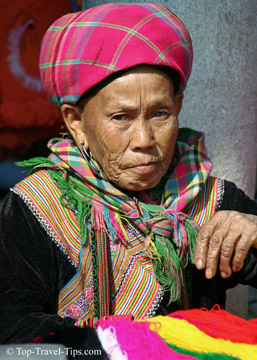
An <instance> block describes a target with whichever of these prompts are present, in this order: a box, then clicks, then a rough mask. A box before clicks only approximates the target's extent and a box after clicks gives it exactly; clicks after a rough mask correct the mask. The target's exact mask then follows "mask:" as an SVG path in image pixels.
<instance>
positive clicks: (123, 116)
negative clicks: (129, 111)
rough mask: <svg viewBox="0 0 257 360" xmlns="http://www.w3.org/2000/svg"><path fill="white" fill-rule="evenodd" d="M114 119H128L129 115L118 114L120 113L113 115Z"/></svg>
mask: <svg viewBox="0 0 257 360" xmlns="http://www.w3.org/2000/svg"><path fill="white" fill-rule="evenodd" d="M113 119H114V120H117V121H122V120H128V117H127V115H124V114H118V115H115V116H113Z"/></svg>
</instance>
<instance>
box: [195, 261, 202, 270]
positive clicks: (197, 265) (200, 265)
mask: <svg viewBox="0 0 257 360" xmlns="http://www.w3.org/2000/svg"><path fill="white" fill-rule="evenodd" d="M196 267H197V269H203V262H202V260H201V259H198V260H197V261H196Z"/></svg>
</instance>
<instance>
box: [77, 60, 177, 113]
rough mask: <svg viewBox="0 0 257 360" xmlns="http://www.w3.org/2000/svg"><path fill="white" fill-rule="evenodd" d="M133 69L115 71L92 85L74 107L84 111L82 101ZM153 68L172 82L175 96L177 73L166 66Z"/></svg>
mask: <svg viewBox="0 0 257 360" xmlns="http://www.w3.org/2000/svg"><path fill="white" fill-rule="evenodd" d="M142 65H143V64H142ZM149 66H150V65H149ZM154 66H155V65H154ZM134 67H135V66H133V67H131V68H128V69H124V70H121V71H117V72H115V73H113V74H111V75H110V76H108V77H107V78H105V79H103V80H102V81H100V82H99V83H97V84H96V85H94V86H93V87H91V88H90V89H89V90H88V91H87V92H85V93H84V94H83V95H82V96H81V98H80V99H79V100H78V101H77V103H76V105H77V106H78V108H79V110H81V111H82V110H83V109H84V101H85V100H86V99H88V98H89V97H91V96H93V95H95V94H96V93H97V92H98V91H100V90H101V89H103V88H104V87H105V86H106V85H108V84H110V83H111V82H112V81H114V80H115V79H117V78H118V77H120V76H121V75H123V74H125V73H126V72H128V71H130V70H131V69H133V68H134ZM155 67H156V68H157V69H158V70H160V71H162V72H164V73H165V74H166V75H168V76H169V77H170V79H171V80H172V83H173V87H174V93H175V94H176V93H177V92H178V91H179V82H180V77H179V74H178V72H177V71H176V70H174V69H171V68H169V67H167V66H162V65H156V66H155Z"/></svg>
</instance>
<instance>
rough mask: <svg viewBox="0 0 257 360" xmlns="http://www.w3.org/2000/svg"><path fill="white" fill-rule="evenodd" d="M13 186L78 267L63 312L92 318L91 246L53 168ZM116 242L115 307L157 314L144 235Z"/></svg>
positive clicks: (157, 291) (62, 299) (62, 300)
mask: <svg viewBox="0 0 257 360" xmlns="http://www.w3.org/2000/svg"><path fill="white" fill-rule="evenodd" d="M13 191H14V192H15V193H17V194H18V195H19V196H20V197H21V198H22V199H23V200H24V201H25V202H26V204H27V205H28V207H29V208H30V210H31V211H32V212H33V214H34V215H35V216H36V218H37V219H38V221H39V222H40V223H41V225H42V226H43V228H44V229H45V231H46V232H47V233H48V235H49V236H50V237H51V238H52V240H53V241H54V242H55V243H56V244H57V246H59V247H60V249H61V250H62V251H63V252H64V253H65V254H66V255H67V256H68V258H69V259H70V261H71V263H72V264H73V265H74V266H75V267H76V268H77V269H78V271H77V274H76V275H75V276H74V278H73V279H71V280H70V281H69V283H68V284H67V285H66V286H65V287H64V288H63V289H62V290H61V293H60V294H59V306H58V313H59V315H61V316H62V317H66V316H69V317H74V318H76V319H77V321H78V324H80V323H81V322H82V321H83V319H89V318H94V297H93V275H92V271H93V267H92V248H91V246H89V247H88V246H85V245H84V244H82V242H81V238H80V236H79V234H78V231H79V229H78V221H77V218H76V216H75V214H74V212H73V211H72V210H70V209H68V208H67V207H64V206H61V204H60V195H61V192H60V190H59V189H58V187H57V186H56V185H55V183H54V182H53V180H52V179H51V177H50V176H49V174H48V173H47V172H46V171H44V170H41V171H38V172H36V173H35V174H33V175H31V176H29V177H28V178H26V179H25V180H23V181H22V182H20V183H19V184H17V185H16V186H15V187H14V189H13ZM112 246H114V248H115V250H113V252H114V254H115V255H114V257H113V259H112V276H113V280H114V281H113V285H112V289H111V290H112V294H113V306H112V313H114V314H132V315H134V316H135V317H138V318H146V317H149V316H153V315H154V314H155V310H156V308H157V307H158V304H159V301H160V299H161V298H162V295H163V291H162V289H161V287H160V284H158V282H157V280H156V277H155V276H154V272H153V267H152V263H151V260H150V259H149V257H148V256H147V255H146V254H145V252H144V249H145V243H144V237H143V236H142V235H140V234H139V233H134V234H133V233H132V234H131V235H130V238H129V244H128V246H127V247H125V246H124V245H123V244H122V243H117V244H115V243H112ZM131 290H133V291H132V292H131ZM135 294H136V295H135ZM132 296H133V298H132ZM134 296H135V298H134Z"/></svg>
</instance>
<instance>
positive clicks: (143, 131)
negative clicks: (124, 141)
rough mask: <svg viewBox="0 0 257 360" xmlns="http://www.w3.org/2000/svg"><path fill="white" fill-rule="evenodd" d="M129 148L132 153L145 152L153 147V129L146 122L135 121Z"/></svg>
mask: <svg viewBox="0 0 257 360" xmlns="http://www.w3.org/2000/svg"><path fill="white" fill-rule="evenodd" d="M130 146H131V150H133V151H146V150H148V149H149V148H153V147H154V146H155V141H154V134H153V129H152V127H151V125H150V124H149V123H148V122H147V121H138V122H137V121H135V124H134V126H133V129H132V134H131V142H130Z"/></svg>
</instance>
